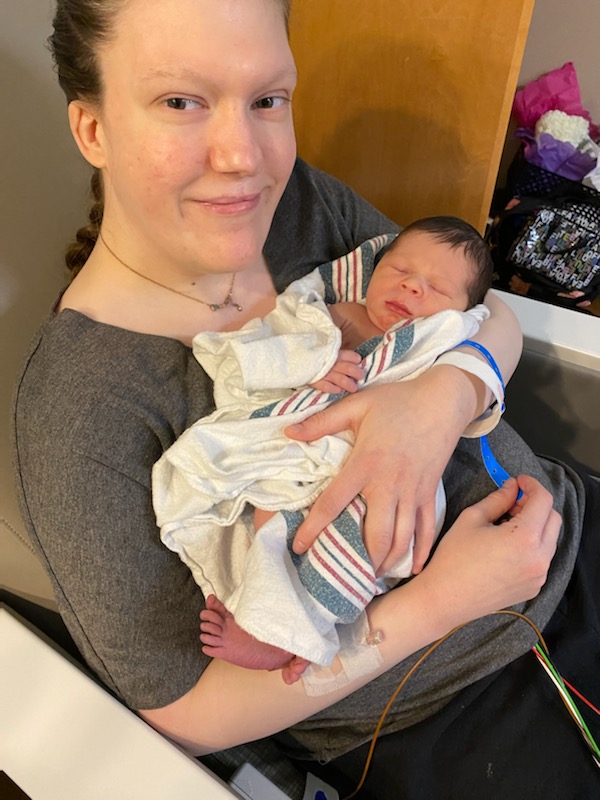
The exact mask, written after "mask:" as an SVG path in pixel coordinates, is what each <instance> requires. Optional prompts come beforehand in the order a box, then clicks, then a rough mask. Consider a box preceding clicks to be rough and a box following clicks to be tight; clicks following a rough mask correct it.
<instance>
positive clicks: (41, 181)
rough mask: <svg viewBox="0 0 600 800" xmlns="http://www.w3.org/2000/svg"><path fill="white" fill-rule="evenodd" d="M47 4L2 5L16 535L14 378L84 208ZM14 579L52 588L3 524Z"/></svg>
mask: <svg viewBox="0 0 600 800" xmlns="http://www.w3.org/2000/svg"><path fill="white" fill-rule="evenodd" d="M52 7H53V3H52V1H51V0H2V9H1V11H0V343H1V344H0V519H3V520H6V521H7V522H8V524H9V525H11V526H12V527H14V528H16V529H17V530H18V531H20V532H22V531H23V526H22V524H21V522H20V519H19V515H18V512H17V508H16V503H15V499H14V492H13V489H12V471H11V461H10V454H9V444H8V430H9V409H10V397H11V393H12V384H13V381H14V376H15V373H16V371H17V368H18V364H19V362H20V360H21V358H22V356H23V353H24V352H25V349H26V347H27V344H28V342H29V340H30V339H31V337H32V335H33V333H34V331H35V329H36V327H37V325H38V324H39V322H40V320H41V319H42V318H43V316H44V314H45V313H46V310H47V309H48V308H49V307H50V304H51V303H52V300H53V299H54V297H55V296H56V294H57V292H58V290H59V288H60V287H61V285H62V284H63V283H64V280H65V275H64V272H63V268H62V251H63V250H64V246H65V243H66V242H67V240H68V238H69V236H70V235H71V234H72V232H73V231H74V230H75V229H76V227H77V226H78V225H79V224H81V222H82V221H83V219H84V216H85V212H84V209H85V206H86V205H87V199H86V195H87V186H86V182H87V171H86V170H85V169H84V167H83V164H82V162H81V159H80V158H79V155H78V153H76V152H75V147H74V145H72V144H71V140H70V136H69V135H68V130H67V127H66V114H65V104H64V100H63V96H62V94H61V93H60V91H59V89H58V86H57V84H56V80H55V77H54V74H53V72H52V67H51V59H50V55H49V53H48V51H47V49H46V47H45V40H46V37H47V36H48V33H49V31H50V20H51V14H52ZM15 584H18V586H19V587H20V588H22V589H23V590H24V591H25V592H28V593H34V594H39V593H41V594H43V595H49V587H48V582H47V580H46V578H45V576H44V575H43V573H42V571H41V569H40V568H39V567H38V565H37V562H36V561H35V560H34V559H33V558H32V557H30V555H29V553H28V551H27V549H26V548H25V546H24V545H22V544H21V543H20V542H19V541H18V540H17V539H16V538H15V536H14V535H13V534H12V533H10V532H9V531H8V529H7V526H6V524H4V523H0V586H1V585H8V587H9V588H10V587H11V586H14V585H15Z"/></svg>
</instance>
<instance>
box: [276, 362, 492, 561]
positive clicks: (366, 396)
mask: <svg viewBox="0 0 600 800" xmlns="http://www.w3.org/2000/svg"><path fill="white" fill-rule="evenodd" d="M476 406H477V392H476V390H475V388H474V386H473V383H472V382H471V380H470V378H469V376H466V375H465V374H464V373H462V372H461V371H460V370H457V369H455V368H453V367H448V366H437V367H433V368H431V369H430V370H428V371H427V372H424V373H423V374H422V375H420V376H419V377H418V378H415V379H414V380H411V381H405V382H402V383H398V384H387V385H384V386H376V387H372V388H370V389H365V390H364V391H362V392H358V393H357V394H354V395H352V396H351V397H346V398H344V399H343V400H340V401H339V402H337V403H335V404H333V405H331V406H329V408H327V409H325V410H324V411H322V412H319V413H318V414H315V415H314V416H312V417H310V418H308V419H307V420H305V421H304V422H303V423H301V424H299V425H293V426H290V427H289V428H287V429H286V431H285V433H286V434H287V435H288V436H289V437H290V438H292V439H298V440H301V441H313V440H315V439H319V438H320V437H322V436H324V435H327V434H334V433H338V432H340V431H344V430H351V431H353V433H354V435H355V444H354V447H353V449H352V452H351V454H350V456H349V457H348V460H347V461H346V463H345V464H344V466H343V467H342V469H341V471H340V473H339V474H338V475H337V476H336V478H334V480H333V481H332V482H331V483H330V484H329V486H328V487H327V488H326V489H325V490H324V491H323V492H322V494H321V495H320V497H319V498H318V499H317V501H316V502H315V504H314V506H313V507H312V509H311V511H310V514H309V515H308V517H307V519H306V520H305V522H304V523H303V525H302V526H301V527H300V529H299V531H298V533H297V534H296V538H295V540H294V550H295V551H296V552H298V553H301V552H305V551H306V550H308V548H309V547H310V546H311V545H312V543H313V542H314V540H315V539H316V538H317V536H318V535H319V533H321V531H322V530H323V529H324V528H325V527H326V526H327V525H328V524H329V523H330V522H331V521H332V520H333V519H335V517H336V516H337V515H338V514H339V513H340V512H341V511H342V510H343V509H344V508H345V507H346V505H348V503H350V501H351V500H352V499H353V498H354V497H355V496H356V495H357V494H361V495H362V496H363V497H364V498H365V501H366V503H367V516H366V519H365V527H364V541H365V546H366V548H367V551H368V553H369V556H370V557H371V560H372V563H373V566H374V567H375V569H376V570H377V571H378V572H379V573H382V572H384V571H385V570H387V569H388V568H390V567H391V566H392V565H393V564H395V563H396V562H397V561H398V560H399V559H400V557H401V556H403V555H404V553H405V552H406V550H407V548H408V546H409V544H410V541H411V538H412V537H413V535H414V536H415V537H416V540H415V549H414V557H413V562H414V563H413V571H414V572H415V573H417V572H419V571H420V570H421V569H422V567H423V565H424V563H425V561H426V560H427V558H428V556H429V552H430V550H431V545H432V542H433V537H434V532H435V493H436V489H437V485H438V483H439V480H440V478H441V476H442V472H443V471H444V468H445V466H446V464H447V463H448V460H449V458H450V456H451V454H452V452H453V451H454V448H455V447H456V443H457V441H458V439H459V437H460V435H461V434H462V432H463V430H464V429H465V427H466V425H467V424H468V422H470V420H471V419H472V417H473V415H474V413H475V409H476Z"/></svg>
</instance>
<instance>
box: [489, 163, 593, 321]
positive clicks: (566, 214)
mask: <svg viewBox="0 0 600 800" xmlns="http://www.w3.org/2000/svg"><path fill="white" fill-rule="evenodd" d="M515 167H516V169H515ZM515 172H516V177H515ZM509 178H510V173H509ZM511 188H512V192H511V194H512V196H513V200H512V201H511V202H509V203H508V206H507V208H506V209H504V210H503V211H501V212H500V213H499V214H498V216H497V217H496V219H495V220H494V222H493V224H492V226H491V228H490V230H489V231H488V235H487V240H488V243H489V245H490V248H491V253H492V259H493V261H494V266H495V277H494V286H495V287H497V288H499V289H505V290H506V291H512V292H514V293H517V294H524V295H527V296H529V297H533V298H536V299H538V300H543V301H545V302H548V303H552V304H554V305H561V306H565V307H567V308H576V309H578V310H581V309H582V308H583V306H585V305H589V303H590V302H591V301H592V300H594V298H595V297H597V296H598V294H600V193H599V192H596V191H595V190H594V189H591V188H589V187H587V186H583V184H581V183H577V182H576V181H571V180H568V179H566V178H562V177H561V176H559V175H555V174H554V173H551V172H547V171H546V170H543V169H540V167H536V166H535V165H533V164H528V163H527V162H525V161H524V159H522V157H519V158H518V159H517V160H516V162H515V165H514V167H513V175H512V187H511ZM515 201H518V202H516V203H515ZM582 304H583V306H582Z"/></svg>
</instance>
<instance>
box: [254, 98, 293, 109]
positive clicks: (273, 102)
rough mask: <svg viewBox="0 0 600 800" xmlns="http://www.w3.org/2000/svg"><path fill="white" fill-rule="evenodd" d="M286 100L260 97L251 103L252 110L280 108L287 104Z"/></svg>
mask: <svg viewBox="0 0 600 800" xmlns="http://www.w3.org/2000/svg"><path fill="white" fill-rule="evenodd" d="M287 102H288V101H287V99H286V98H285V97H272V96H269V97H261V98H260V100H257V101H256V102H255V103H253V107H254V108H281V106H283V105H285V104H286V103H287Z"/></svg>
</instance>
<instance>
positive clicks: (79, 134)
mask: <svg viewBox="0 0 600 800" xmlns="http://www.w3.org/2000/svg"><path fill="white" fill-rule="evenodd" d="M68 113H69V126H70V128H71V133H72V134H73V138H74V139H75V142H76V144H77V147H78V148H79V150H80V152H81V155H82V156H83V157H84V158H85V160H86V161H89V163H90V164H91V165H92V166H93V167H97V168H98V169H102V167H104V165H105V157H104V139H103V136H102V123H101V121H100V118H99V114H98V111H97V109H96V108H94V106H91V105H89V104H87V103H83V102H81V101H80V100H73V101H71V102H70V103H69V108H68Z"/></svg>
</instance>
